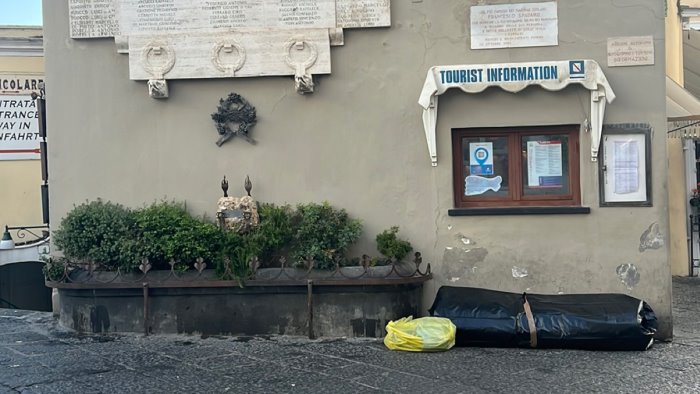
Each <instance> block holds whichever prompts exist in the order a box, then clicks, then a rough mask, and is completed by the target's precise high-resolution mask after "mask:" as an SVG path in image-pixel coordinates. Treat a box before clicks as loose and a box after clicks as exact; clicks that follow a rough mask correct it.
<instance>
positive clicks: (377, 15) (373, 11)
mask: <svg viewBox="0 0 700 394" xmlns="http://www.w3.org/2000/svg"><path fill="white" fill-rule="evenodd" d="M335 12H336V24H337V26H338V27H341V28H358V27H386V26H391V1H390V0H336V3H335Z"/></svg>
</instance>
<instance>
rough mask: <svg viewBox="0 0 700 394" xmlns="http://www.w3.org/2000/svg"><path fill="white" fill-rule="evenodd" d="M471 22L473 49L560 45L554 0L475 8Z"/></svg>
mask: <svg viewBox="0 0 700 394" xmlns="http://www.w3.org/2000/svg"><path fill="white" fill-rule="evenodd" d="M470 20H471V48H472V49H491V48H515V47H541V46H552V45H558V44H559V21H558V17H557V3H556V2H555V1H551V2H546V3H522V4H499V5H479V6H472V7H471V18H470Z"/></svg>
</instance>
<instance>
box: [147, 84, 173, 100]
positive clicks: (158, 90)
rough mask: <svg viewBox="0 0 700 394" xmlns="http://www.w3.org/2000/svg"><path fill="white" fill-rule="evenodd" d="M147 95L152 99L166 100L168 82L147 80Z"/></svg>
mask: <svg viewBox="0 0 700 394" xmlns="http://www.w3.org/2000/svg"><path fill="white" fill-rule="evenodd" d="M148 95H149V96H151V98H154V99H163V98H168V95H169V93H168V81H166V80H164V79H149V80H148Z"/></svg>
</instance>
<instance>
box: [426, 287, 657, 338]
mask: <svg viewBox="0 0 700 394" xmlns="http://www.w3.org/2000/svg"><path fill="white" fill-rule="evenodd" d="M430 314H431V315H432V316H439V317H446V318H448V319H450V320H451V321H452V322H453V323H454V324H455V326H457V337H456V346H482V347H487V346H496V347H535V348H566V349H591V350H645V349H648V348H649V347H650V346H651V344H652V343H653V340H654V339H653V336H654V333H655V332H656V328H657V322H656V315H655V314H654V311H653V310H652V309H651V307H649V305H647V303H646V302H644V301H642V300H639V299H637V298H634V297H631V296H628V295H625V294H566V295H542V294H517V293H506V292H502V291H495V290H487V289H477V288H472V287H453V286H443V287H441V288H440V290H438V293H437V296H436V297H435V302H434V303H433V306H432V307H431V308H430ZM533 323H534V324H533ZM533 325H534V327H535V330H534V331H531V330H530V327H532V326H533Z"/></svg>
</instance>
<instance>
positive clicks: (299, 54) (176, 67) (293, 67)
mask: <svg viewBox="0 0 700 394" xmlns="http://www.w3.org/2000/svg"><path fill="white" fill-rule="evenodd" d="M298 71H301V72H307V73H308V74H330V72H331V58H330V40H329V37H328V29H293V30H279V29H241V30H233V31H230V32H226V33H224V32H221V33H206V32H200V33H191V34H166V35H161V36H158V35H151V34H144V35H132V36H130V37H129V77H130V78H131V79H133V80H146V79H188V78H230V77H257V76H269V75H295V74H296V73H297V72H298Z"/></svg>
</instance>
